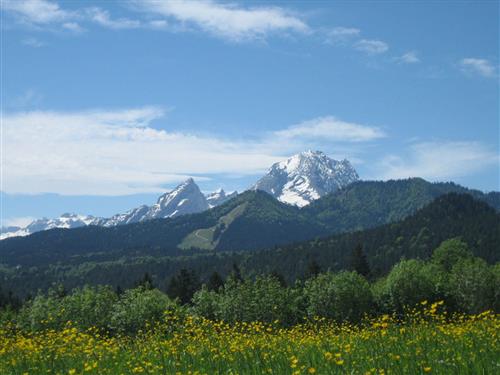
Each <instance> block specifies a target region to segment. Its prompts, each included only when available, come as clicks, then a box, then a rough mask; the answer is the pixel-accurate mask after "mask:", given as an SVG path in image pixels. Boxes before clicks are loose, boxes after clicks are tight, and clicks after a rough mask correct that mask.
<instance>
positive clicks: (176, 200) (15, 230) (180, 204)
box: [0, 178, 238, 240]
mask: <svg viewBox="0 0 500 375" xmlns="http://www.w3.org/2000/svg"><path fill="white" fill-rule="evenodd" d="M237 194H238V193H237V192H232V193H230V194H226V193H225V191H224V190H223V189H219V190H217V191H216V192H213V193H211V194H208V195H206V196H205V195H203V193H202V192H201V191H200V189H199V187H198V185H196V183H195V182H194V180H193V179H192V178H189V179H187V180H186V181H184V182H183V183H181V184H180V185H179V186H177V187H176V188H175V189H174V190H172V191H170V192H167V193H165V194H163V195H161V196H160V197H159V198H158V200H157V202H156V203H155V204H154V205H152V206H147V205H142V206H140V207H137V208H134V209H132V210H129V211H127V212H125V213H123V214H117V215H114V216H112V217H110V218H101V217H95V216H90V215H78V214H70V213H65V214H63V215H61V216H60V217H58V218H55V219H47V218H43V219H37V220H34V221H33V222H31V223H30V224H28V225H27V226H26V227H7V228H2V233H1V234H0V240H1V239H5V238H9V237H17V236H27V235H30V234H32V233H35V232H40V231H43V230H48V229H54V228H66V229H72V228H79V227H83V226H86V225H98V226H103V227H112V226H116V225H125V224H131V223H137V222H141V221H145V220H151V219H165V218H172V217H177V216H181V215H186V214H192V213H197V212H202V211H205V210H208V209H209V208H212V207H215V206H218V205H220V204H222V203H224V202H226V201H227V200H229V199H231V198H232V197H234V196H236V195H237Z"/></svg>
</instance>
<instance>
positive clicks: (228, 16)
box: [134, 0, 309, 41]
mask: <svg viewBox="0 0 500 375" xmlns="http://www.w3.org/2000/svg"><path fill="white" fill-rule="evenodd" d="M134 5H135V8H136V9H138V10H141V11H144V12H148V13H151V14H154V15H156V16H163V17H166V18H168V19H169V20H170V21H175V22H177V23H181V24H184V25H187V26H193V27H197V28H200V29H201V30H204V31H206V32H208V33H210V34H212V35H214V36H217V37H220V38H224V39H229V40H232V41H243V40H252V39H262V38H265V37H266V36H268V35H269V34H272V33H277V32H298V33H307V32H309V27H308V25H307V24H306V23H305V22H304V21H303V20H302V19H300V18H299V17H298V16H297V15H294V14H291V13H290V12H289V11H287V10H286V9H284V8H280V7H264V6H259V7H243V6H239V5H236V4H233V3H219V2H215V1H210V0H209V1H198V0H192V1H172V0H165V1H154V0H144V1H134Z"/></svg>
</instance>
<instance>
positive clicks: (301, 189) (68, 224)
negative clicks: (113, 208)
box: [0, 151, 359, 240]
mask: <svg viewBox="0 0 500 375" xmlns="http://www.w3.org/2000/svg"><path fill="white" fill-rule="evenodd" d="M358 179H359V177H358V174H357V173H356V171H355V170H354V168H353V167H352V165H351V163H349V161H347V160H342V161H337V160H333V159H331V158H329V157H328V156H326V155H325V154H324V153H322V152H320V151H314V152H313V151H306V152H302V153H300V154H297V155H294V156H292V157H290V158H289V159H287V160H284V161H282V162H279V163H276V164H273V165H272V166H271V168H270V169H269V171H268V172H267V174H266V175H265V176H263V177H262V178H261V179H260V180H259V181H257V183H256V184H255V185H254V186H253V189H256V190H263V191H266V192H268V193H269V194H271V195H272V196H274V197H275V198H277V199H278V200H280V201H281V202H284V203H288V204H292V205H296V206H299V207H302V206H305V205H307V204H309V203H311V202H312V201H313V200H315V199H318V198H320V197H322V196H323V195H325V194H328V193H330V192H333V191H335V190H337V189H339V188H341V187H344V186H346V185H348V184H350V183H351V182H354V181H356V180H358ZM237 194H238V193H237V192H232V193H229V194H226V192H225V191H224V190H223V189H219V190H217V191H215V192H213V193H210V194H207V195H206V196H205V195H203V193H202V192H201V191H200V189H199V187H198V185H196V183H195V182H194V180H193V179H192V178H189V179H187V180H186V181H184V182H183V183H181V184H180V185H179V186H177V187H176V188H175V189H174V190H172V191H170V192H167V193H165V194H163V195H161V196H160V197H159V198H158V201H157V202H156V203H155V204H154V205H152V206H146V205H143V206H140V207H137V208H134V209H132V210H130V211H127V212H125V213H122V214H117V215H114V216H112V217H110V218H98V217H94V216H85V215H76V214H64V215H61V216H60V217H59V218H56V219H47V218H43V219H39V220H35V221H33V222H32V223H30V224H29V225H28V226H26V227H24V228H21V227H9V228H1V233H0V240H1V239H4V238H8V237H14V236H26V235H29V234H31V233H34V232H39V231H42V230H47V229H52V228H77V227H81V226H85V225H100V226H105V227H112V226H116V225H124V224H130V223H137V222H141V221H145V220H151V219H160V218H172V217H177V216H180V215H186V214H192V213H197V212H202V211H205V210H207V209H209V208H212V207H215V206H218V205H220V204H223V203H224V202H226V201H228V200H229V199H231V198H233V197H234V196H236V195H237Z"/></svg>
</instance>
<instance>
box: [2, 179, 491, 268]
mask: <svg viewBox="0 0 500 375" xmlns="http://www.w3.org/2000/svg"><path fill="white" fill-rule="evenodd" d="M448 192H466V193H469V194H470V195H472V196H474V197H475V198H477V199H479V200H482V201H485V202H487V203H488V204H489V205H490V206H491V207H494V208H496V209H497V210H498V209H499V208H500V193H489V194H483V193H481V192H479V191H474V190H469V189H466V188H463V187H461V186H459V185H455V184H453V183H439V184H432V183H429V182H427V181H425V180H422V179H408V180H398V181H387V182H371V181H362V182H356V183H353V184H351V185H349V186H347V187H346V188H344V189H341V190H338V191H336V192H335V193H332V194H330V195H327V196H325V197H323V198H321V199H319V200H317V201H315V202H314V203H312V204H311V205H309V206H306V207H304V208H302V209H299V208H297V207H295V206H290V205H287V204H284V203H281V202H279V201H277V200H276V199H274V198H272V197H271V196H270V195H268V194H266V193H264V192H261V191H247V192H245V193H242V194H240V195H238V196H237V197H235V198H233V199H231V200H230V201H228V202H226V203H225V204H223V205H221V206H218V207H215V208H213V209H211V210H208V211H205V212H202V213H199V214H193V215H185V216H181V217H178V218H174V219H158V220H151V221H147V222H141V223H135V224H129V225H123V226H118V227H112V228H103V227H97V226H88V227H83V228H76V229H53V230H48V231H43V232H38V233H35V234H32V235H30V236H28V237H16V238H10V239H6V240H3V241H0V264H4V265H8V266H17V265H21V266H26V267H28V266H37V267H39V266H43V265H48V264H53V263H57V262H60V263H62V264H73V265H74V264H81V263H82V262H87V261H105V260H106V261H113V260H116V259H119V258H120V257H122V256H132V255H133V256H146V255H154V256H155V257H156V256H178V255H188V254H190V251H188V250H193V251H195V250H196V249H202V250H204V251H207V250H223V251H242V250H259V249H264V248H268V247H273V246H282V245H286V244H290V243H294V242H297V241H304V240H309V239H313V238H319V237H324V236H328V235H332V234H336V233H342V232H349V231H354V230H362V229H366V228H371V227H375V226H378V225H383V224H386V223H390V222H394V221H397V220H400V219H402V218H404V217H406V216H408V215H411V214H412V213H414V212H415V211H416V210H418V209H419V208H421V207H423V206H424V205H425V204H428V203H429V202H431V201H432V200H433V199H435V198H436V197H438V196H440V195H442V194H445V193H448Z"/></svg>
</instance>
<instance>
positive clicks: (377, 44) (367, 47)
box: [354, 39, 389, 55]
mask: <svg viewBox="0 0 500 375" xmlns="http://www.w3.org/2000/svg"><path fill="white" fill-rule="evenodd" d="M354 48H355V49H357V50H358V51H362V52H366V53H368V54H370V55H377V54H380V53H384V52H387V51H388V50H389V45H388V44H387V43H386V42H383V41H381V40H371V39H361V40H360V41H358V42H356V43H355V44H354Z"/></svg>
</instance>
